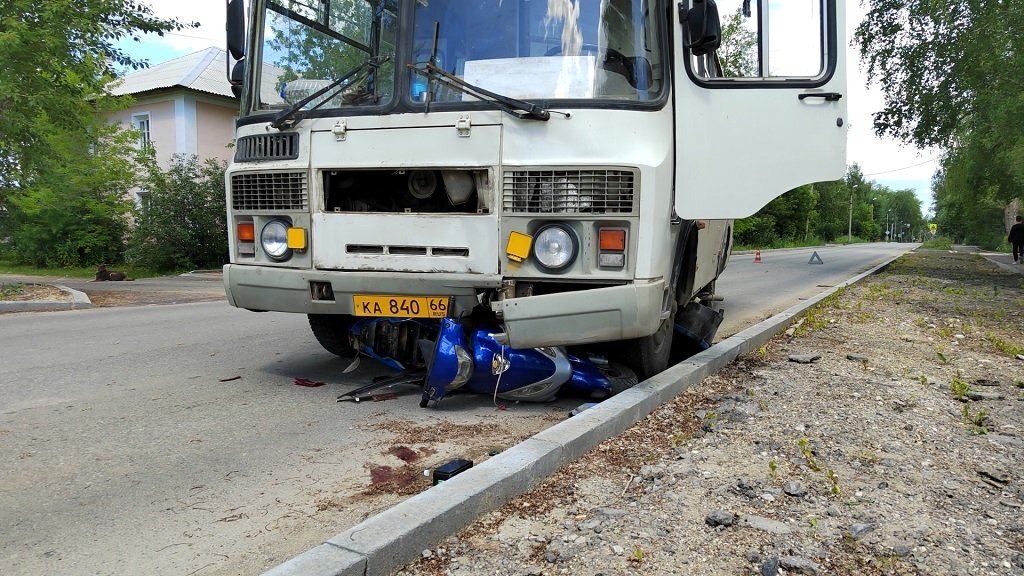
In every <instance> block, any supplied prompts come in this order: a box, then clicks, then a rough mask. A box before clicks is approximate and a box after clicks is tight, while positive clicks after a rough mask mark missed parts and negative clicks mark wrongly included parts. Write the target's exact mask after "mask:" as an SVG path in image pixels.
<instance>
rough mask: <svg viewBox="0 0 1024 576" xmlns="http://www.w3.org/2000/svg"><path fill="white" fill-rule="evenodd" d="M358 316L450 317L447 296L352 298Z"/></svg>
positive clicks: (362, 296) (357, 295)
mask: <svg viewBox="0 0 1024 576" xmlns="http://www.w3.org/2000/svg"><path fill="white" fill-rule="evenodd" d="M352 305H353V306H355V315H356V316H383V317H386V318H444V317H445V316H447V315H448V297H447V296H365V295H362V294H356V295H355V296H353V297H352Z"/></svg>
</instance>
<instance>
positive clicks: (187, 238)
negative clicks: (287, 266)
mask: <svg viewBox="0 0 1024 576" xmlns="http://www.w3.org/2000/svg"><path fill="white" fill-rule="evenodd" d="M224 170H225V165H224V164H223V163H222V162H219V161H217V160H212V159H208V160H206V161H204V162H202V163H200V162H199V159H198V158H197V157H196V156H195V155H189V156H182V155H175V156H174V158H173V159H172V161H171V167H170V168H169V169H168V171H167V172H162V171H160V170H159V169H157V168H152V169H151V174H150V176H149V178H148V179H147V181H146V191H145V192H144V193H143V194H142V198H143V199H142V202H141V206H140V207H139V208H138V209H137V210H136V213H135V221H136V226H135V230H134V232H133V234H132V236H131V239H130V240H129V243H128V250H127V253H126V256H127V259H128V261H129V262H130V263H132V264H134V265H138V266H144V267H147V268H152V269H155V270H160V271H165V272H171V271H181V270H193V269H201V268H219V267H220V266H221V265H222V264H224V263H226V262H227V258H228V240H227V238H228V236H227V224H226V221H227V216H226V207H225V203H224Z"/></svg>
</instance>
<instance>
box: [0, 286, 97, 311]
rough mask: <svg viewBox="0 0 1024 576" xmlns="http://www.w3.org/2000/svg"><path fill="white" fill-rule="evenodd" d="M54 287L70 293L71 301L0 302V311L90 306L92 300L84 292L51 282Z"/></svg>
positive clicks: (65, 308)
mask: <svg viewBox="0 0 1024 576" xmlns="http://www.w3.org/2000/svg"><path fill="white" fill-rule="evenodd" d="M51 286H53V287H54V288H57V289H58V290H60V291H62V292H67V293H68V294H70V295H71V301H70V302H65V301H62V300H34V301H28V302H0V312H49V311H53V310H84V309H86V308H92V307H93V304H92V301H91V300H89V296H88V295H87V294H86V293H85V292H80V291H78V290H75V289H74V288H68V287H67V286H61V285H59V284H51Z"/></svg>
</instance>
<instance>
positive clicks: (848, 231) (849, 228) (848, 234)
mask: <svg viewBox="0 0 1024 576" xmlns="http://www.w3.org/2000/svg"><path fill="white" fill-rule="evenodd" d="M846 242H847V243H851V242H853V190H850V220H849V221H848V222H847V224H846Z"/></svg>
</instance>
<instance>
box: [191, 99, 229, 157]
mask: <svg viewBox="0 0 1024 576" xmlns="http://www.w3.org/2000/svg"><path fill="white" fill-rule="evenodd" d="M237 116H238V106H237V104H236V105H235V106H234V107H233V108H226V107H224V106H220V105H217V104H210V103H208V102H203V101H197V102H196V124H197V125H198V130H197V132H196V135H197V145H196V154H197V155H198V156H199V159H200V160H204V159H206V158H220V159H221V160H223V161H224V162H230V161H231V157H232V156H234V154H235V149H234V148H233V147H231V148H229V147H228V145H229V144H230V143H231V142H233V141H234V139H235V117H237Z"/></svg>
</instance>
